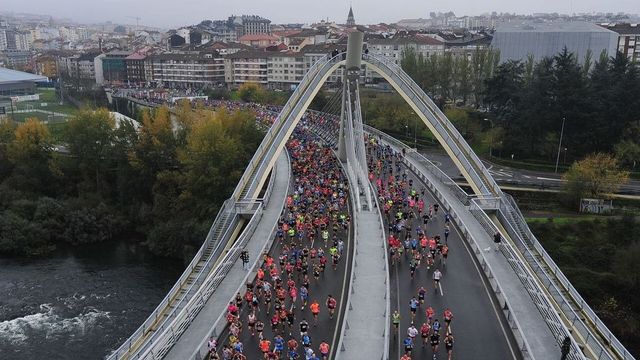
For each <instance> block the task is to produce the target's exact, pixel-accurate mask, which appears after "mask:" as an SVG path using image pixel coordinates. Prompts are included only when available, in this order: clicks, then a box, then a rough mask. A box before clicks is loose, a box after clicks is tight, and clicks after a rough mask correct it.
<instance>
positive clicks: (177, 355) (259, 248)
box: [166, 152, 291, 360]
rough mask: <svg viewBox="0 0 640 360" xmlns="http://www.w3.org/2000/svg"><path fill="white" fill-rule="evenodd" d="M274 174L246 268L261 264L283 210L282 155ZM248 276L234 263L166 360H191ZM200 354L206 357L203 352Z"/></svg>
mask: <svg viewBox="0 0 640 360" xmlns="http://www.w3.org/2000/svg"><path fill="white" fill-rule="evenodd" d="M274 174H275V182H274V184H273V188H272V190H271V191H272V192H271V197H270V199H269V203H267V204H266V206H265V208H264V211H263V214H262V219H261V221H260V223H259V224H258V225H257V227H256V229H255V231H254V233H253V236H252V237H251V239H250V240H249V242H248V243H247V246H246V250H247V251H248V252H249V257H250V264H256V263H257V261H258V260H261V259H262V258H261V256H260V254H262V253H263V251H264V250H265V249H268V248H269V247H270V246H271V243H272V242H273V237H272V236H271V234H272V233H273V230H274V228H275V226H276V224H277V222H278V218H279V217H280V214H281V213H282V208H283V207H284V203H285V198H286V194H287V189H288V188H289V181H290V177H291V171H290V165H289V159H288V157H287V154H286V153H285V152H283V153H282V154H280V156H279V157H278V160H277V162H276V166H275V167H274ZM249 274H250V273H249V272H247V271H246V270H244V269H243V268H242V262H241V261H240V260H238V261H237V262H236V263H235V264H234V265H233V267H232V268H231V270H230V271H229V273H228V274H227V275H226V277H225V279H224V280H223V281H222V282H221V283H220V285H219V286H218V288H217V289H216V291H215V292H214V293H213V294H212V295H211V297H210V298H209V300H208V301H207V303H206V305H205V306H204V307H203V308H202V310H201V311H200V312H199V313H198V315H197V316H196V318H195V319H194V320H193V322H192V323H191V325H190V326H189V328H187V330H185V332H184V333H183V334H182V336H181V337H180V339H179V340H178V342H176V344H175V345H174V346H173V348H172V349H171V351H170V352H169V353H168V354H167V357H166V359H179V360H184V359H190V358H191V356H192V354H193V352H194V350H195V349H197V348H198V347H199V346H200V345H202V344H201V343H202V342H203V340H204V339H205V338H206V337H208V336H209V334H210V332H211V329H212V326H213V325H214V322H215V320H216V319H218V318H219V317H220V314H224V313H225V311H226V309H227V305H228V304H229V300H230V299H232V298H233V296H234V295H235V294H236V293H237V292H238V291H240V289H244V284H245V283H246V280H247V278H248V277H249ZM218 323H220V324H221V328H220V330H219V331H218V333H220V332H221V331H222V329H223V328H224V326H225V325H226V320H225V319H224V318H223V319H222V320H221V321H218ZM203 353H206V349H205V351H204V352H203Z"/></svg>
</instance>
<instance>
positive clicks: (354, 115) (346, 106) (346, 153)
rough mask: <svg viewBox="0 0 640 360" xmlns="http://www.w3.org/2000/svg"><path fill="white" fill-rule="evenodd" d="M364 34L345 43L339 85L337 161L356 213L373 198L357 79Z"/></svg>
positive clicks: (351, 35)
mask: <svg viewBox="0 0 640 360" xmlns="http://www.w3.org/2000/svg"><path fill="white" fill-rule="evenodd" d="M363 38H364V34H363V33H361V32H352V33H350V34H349V38H348V41H347V55H346V56H347V59H346V64H345V69H344V78H343V82H342V84H343V85H342V109H341V112H340V133H339V138H338V158H339V159H340V161H342V162H343V164H345V169H346V170H347V176H348V177H349V182H350V183H351V184H352V185H351V186H355V187H357V188H352V189H351V193H352V194H353V196H354V197H355V200H356V207H357V211H362V210H369V211H371V210H372V209H373V208H372V206H373V204H372V200H371V199H372V198H373V194H372V191H371V186H370V185H369V178H368V173H369V172H368V168H367V153H366V150H365V146H364V129H363V126H362V112H361V111H360V92H359V85H358V79H359V77H360V65H361V61H362V42H363Z"/></svg>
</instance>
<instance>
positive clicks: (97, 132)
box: [65, 109, 115, 193]
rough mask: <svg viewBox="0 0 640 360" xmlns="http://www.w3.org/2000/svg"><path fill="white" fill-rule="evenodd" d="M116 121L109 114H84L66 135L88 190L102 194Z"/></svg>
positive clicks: (101, 111) (93, 112) (85, 112)
mask: <svg viewBox="0 0 640 360" xmlns="http://www.w3.org/2000/svg"><path fill="white" fill-rule="evenodd" d="M114 127H115V120H114V119H113V117H112V116H111V114H110V113H109V111H108V110H106V109H99V110H96V111H92V110H82V111H80V112H79V113H78V114H77V115H76V116H74V117H73V118H71V120H69V122H68V124H67V128H66V131H65V135H66V136H65V140H66V142H67V144H68V146H69V151H70V152H71V154H72V155H73V156H74V157H75V161H74V164H75V166H77V168H78V169H79V172H80V174H81V176H82V178H83V181H84V182H85V183H87V184H93V185H91V186H89V187H87V189H86V190H89V191H97V192H98V193H100V192H101V190H102V189H101V186H100V184H101V180H102V176H103V175H102V174H103V173H104V172H105V171H107V169H108V168H109V166H110V159H109V158H108V156H109V155H110V154H111V148H112V146H113V135H114V133H113V129H114Z"/></svg>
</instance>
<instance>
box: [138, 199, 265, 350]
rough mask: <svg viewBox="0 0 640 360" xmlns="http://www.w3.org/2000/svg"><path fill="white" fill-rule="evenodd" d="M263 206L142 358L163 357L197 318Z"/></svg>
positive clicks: (230, 266)
mask: <svg viewBox="0 0 640 360" xmlns="http://www.w3.org/2000/svg"><path fill="white" fill-rule="evenodd" d="M262 212H263V209H262V208H260V210H259V211H258V212H256V213H255V215H254V216H253V217H252V218H251V220H250V221H249V223H248V224H247V227H246V228H245V229H244V231H243V232H242V235H241V236H240V237H239V238H238V240H237V241H236V242H235V243H234V245H233V246H232V247H231V248H230V249H229V250H228V251H227V253H226V254H225V255H224V257H223V258H222V261H220V262H219V263H218V265H217V266H216V268H215V269H214V270H213V271H212V272H211V273H210V274H209V275H208V276H207V279H206V280H205V281H204V283H203V284H202V286H199V287H198V291H197V293H196V294H195V295H194V296H193V297H192V298H191V299H190V300H189V302H188V303H187V304H186V305H185V306H184V308H182V309H181V311H180V312H179V313H178V315H177V316H176V317H175V319H173V320H172V321H171V323H169V324H168V325H166V326H164V325H163V327H162V328H161V329H160V331H159V332H158V333H159V335H158V336H157V339H156V340H155V341H154V342H153V343H152V344H151V346H150V347H148V348H147V349H146V350H145V351H144V352H143V353H142V354H140V355H139V357H138V358H139V359H145V360H147V359H148V360H151V359H161V358H163V357H164V356H165V355H166V354H167V353H168V352H169V350H171V347H173V345H174V344H175V343H176V342H177V341H178V339H179V338H180V335H182V333H183V332H184V331H185V330H186V329H187V328H188V327H189V325H190V324H191V322H192V321H193V319H194V318H195V317H196V315H197V314H198V312H200V310H201V309H202V308H203V307H204V305H205V304H206V302H207V300H208V299H209V297H210V296H211V294H212V293H213V292H214V291H215V290H216V289H217V287H218V286H219V285H220V283H221V282H222V280H223V279H224V277H225V276H226V275H227V273H228V272H229V270H230V269H231V268H232V267H233V264H234V263H235V262H236V261H237V260H238V258H239V256H240V252H241V251H242V250H243V248H244V247H245V245H246V243H247V241H248V239H249V238H251V236H252V235H253V231H254V230H255V228H256V226H257V224H258V223H259V222H260V220H261V219H262Z"/></svg>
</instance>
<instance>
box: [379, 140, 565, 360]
mask: <svg viewBox="0 0 640 360" xmlns="http://www.w3.org/2000/svg"><path fill="white" fill-rule="evenodd" d="M390 145H391V146H392V147H394V149H395V150H396V151H400V149H399V148H397V147H395V146H394V144H390ZM408 159H409V161H411V162H412V163H413V165H414V166H416V168H417V169H418V170H421V171H420V172H421V173H422V174H424V175H425V176H426V177H427V179H428V180H429V181H430V182H431V183H433V184H434V186H435V187H436V188H437V189H438V190H439V192H440V193H441V194H442V195H443V197H444V200H445V201H444V202H446V203H448V204H449V205H450V206H451V207H452V208H453V209H454V211H455V212H456V213H457V214H458V216H459V217H460V218H461V220H462V223H464V224H465V226H466V227H467V229H468V230H469V232H470V233H471V234H473V236H474V238H475V240H476V241H477V243H478V246H479V248H480V249H486V248H490V249H492V247H493V245H494V244H493V240H492V239H491V238H490V236H489V235H488V234H487V233H486V231H485V230H484V229H483V227H482V226H481V225H480V224H479V223H478V221H477V220H476V219H475V218H474V217H473V215H472V214H471V213H470V212H469V211H468V209H467V208H466V207H465V205H464V204H462V203H461V202H460V200H459V199H458V198H457V197H456V196H455V195H453V194H452V193H451V192H450V190H449V189H448V188H447V187H446V186H445V185H444V184H442V183H441V182H440V181H438V180H437V179H435V178H434V177H433V175H432V174H431V173H430V172H429V171H428V170H427V169H426V167H425V166H424V165H423V164H421V163H420V162H418V161H412V157H411V155H409V156H408ZM452 233H453V231H452ZM483 251H484V250H483ZM453 256H454V255H453V251H452V257H453ZM484 257H485V259H486V260H487V262H488V263H489V264H490V266H491V267H492V270H493V272H494V276H495V280H496V281H497V282H499V283H500V286H501V287H502V290H503V292H504V294H503V295H504V296H505V297H506V298H508V299H509V302H510V304H511V309H510V311H511V312H512V313H513V314H514V316H515V317H516V318H517V319H518V321H519V323H520V326H521V327H522V331H523V332H524V333H525V334H527V341H528V342H529V346H530V350H531V354H530V355H531V357H532V358H534V359H555V358H559V355H560V349H559V346H558V345H557V344H556V341H555V338H554V337H553V335H552V333H551V331H550V330H549V327H548V326H547V324H546V323H545V321H544V319H543V318H542V316H541V314H540V312H539V311H538V309H537V308H536V306H535V305H534V303H533V301H532V300H531V297H530V296H529V295H528V293H527V291H526V289H525V288H524V286H523V285H522V283H521V282H520V280H519V279H518V277H517V276H516V274H515V273H514V272H513V270H512V268H511V267H510V266H509V263H508V262H507V260H506V259H505V257H504V256H503V255H502V253H500V252H495V251H493V250H490V251H488V252H485V253H484ZM465 273H466V274H468V272H465ZM443 282H444V285H445V286H446V285H447V281H446V279H445V280H443ZM445 290H446V289H445ZM460 295H461V296H463V297H464V292H462V293H461V294H460ZM466 299H467V300H470V299H469V298H466ZM473 301H476V302H477V298H474V299H473ZM468 303H469V304H471V303H470V302H468ZM401 305H402V306H403V307H406V304H401ZM454 315H455V311H454ZM458 319H459V317H458ZM405 329H406V327H405ZM456 331H457V332H458V333H459V332H460V331H459V330H456ZM458 340H460V339H458ZM486 346H489V344H486Z"/></svg>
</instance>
